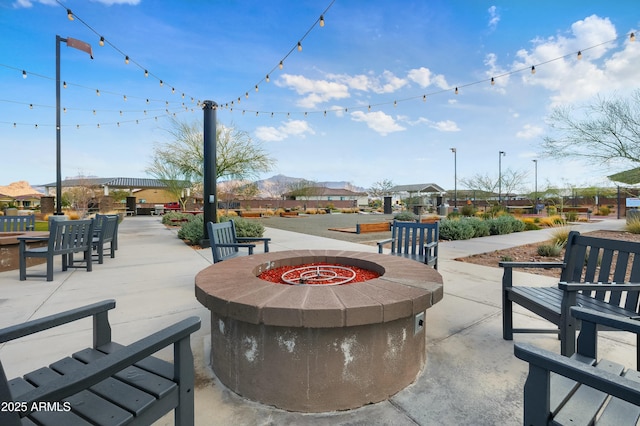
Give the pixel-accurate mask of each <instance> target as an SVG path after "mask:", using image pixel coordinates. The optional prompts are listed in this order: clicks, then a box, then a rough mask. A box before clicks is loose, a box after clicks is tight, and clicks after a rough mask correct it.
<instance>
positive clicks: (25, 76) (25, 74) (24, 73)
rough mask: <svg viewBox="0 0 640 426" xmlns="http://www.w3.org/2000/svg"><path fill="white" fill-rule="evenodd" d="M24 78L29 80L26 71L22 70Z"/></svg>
mask: <svg viewBox="0 0 640 426" xmlns="http://www.w3.org/2000/svg"><path fill="white" fill-rule="evenodd" d="M22 78H27V72H26V71H25V70H22Z"/></svg>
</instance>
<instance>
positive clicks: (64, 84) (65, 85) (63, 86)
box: [62, 81, 67, 89]
mask: <svg viewBox="0 0 640 426" xmlns="http://www.w3.org/2000/svg"><path fill="white" fill-rule="evenodd" d="M62 88H63V89H66V88H67V82H66V81H63V82H62Z"/></svg>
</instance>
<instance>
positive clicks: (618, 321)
mask: <svg viewBox="0 0 640 426" xmlns="http://www.w3.org/2000/svg"><path fill="white" fill-rule="evenodd" d="M571 315H573V317H574V318H577V319H579V320H581V321H585V322H590V323H593V324H600V325H604V326H606V327H610V328H615V329H617V330H622V331H628V332H631V333H636V334H638V333H640V321H638V320H639V319H640V317H622V316H619V315H611V314H605V313H604V312H599V311H596V310H594V309H589V308H584V307H582V306H573V307H571Z"/></svg>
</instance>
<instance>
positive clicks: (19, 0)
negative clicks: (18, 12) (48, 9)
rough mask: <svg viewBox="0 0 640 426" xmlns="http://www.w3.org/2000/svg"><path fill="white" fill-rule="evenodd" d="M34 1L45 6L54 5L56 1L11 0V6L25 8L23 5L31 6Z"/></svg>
mask: <svg viewBox="0 0 640 426" xmlns="http://www.w3.org/2000/svg"><path fill="white" fill-rule="evenodd" d="M34 3H38V4H45V5H47V6H56V5H57V3H56V2H55V0H16V1H15V2H13V7H14V8H16V9H19V8H25V7H33V4H34Z"/></svg>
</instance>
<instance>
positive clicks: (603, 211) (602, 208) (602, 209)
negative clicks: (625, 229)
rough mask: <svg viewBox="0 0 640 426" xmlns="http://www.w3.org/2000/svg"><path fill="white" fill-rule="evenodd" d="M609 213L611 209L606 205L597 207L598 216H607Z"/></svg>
mask: <svg viewBox="0 0 640 426" xmlns="http://www.w3.org/2000/svg"><path fill="white" fill-rule="evenodd" d="M609 213H611V209H610V208H609V207H607V206H600V208H599V209H598V213H597V214H598V216H609Z"/></svg>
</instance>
